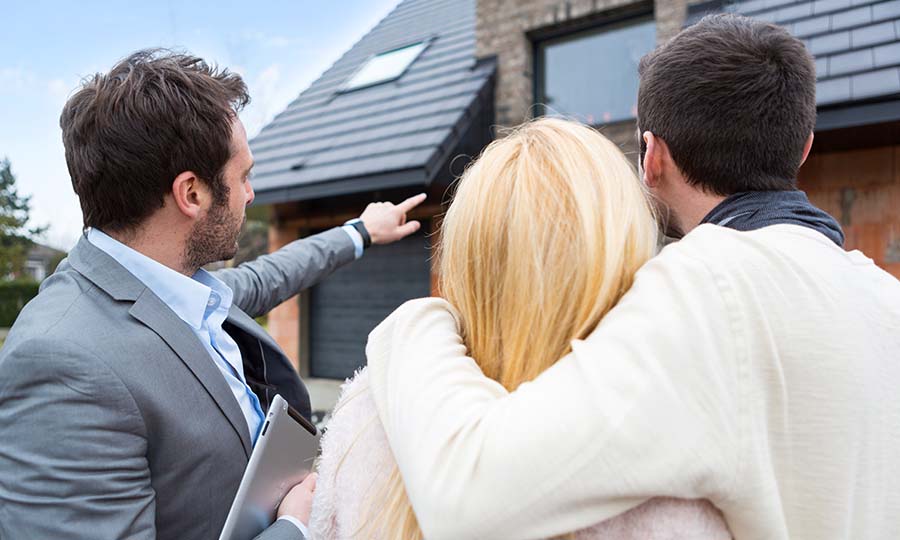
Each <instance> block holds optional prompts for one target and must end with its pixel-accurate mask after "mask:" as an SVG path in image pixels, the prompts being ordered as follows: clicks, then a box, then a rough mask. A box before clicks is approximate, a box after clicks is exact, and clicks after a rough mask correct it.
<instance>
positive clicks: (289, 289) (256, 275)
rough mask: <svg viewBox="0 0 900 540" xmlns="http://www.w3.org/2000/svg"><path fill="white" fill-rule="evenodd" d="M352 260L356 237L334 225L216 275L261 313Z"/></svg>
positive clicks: (246, 307)
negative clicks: (351, 236) (353, 237)
mask: <svg viewBox="0 0 900 540" xmlns="http://www.w3.org/2000/svg"><path fill="white" fill-rule="evenodd" d="M353 260H354V251H353V241H352V240H350V236H349V235H348V234H347V233H346V232H344V231H343V230H341V228H340V227H335V228H333V229H329V230H327V231H325V232H323V233H319V234H316V235H313V236H310V237H307V238H303V239H301V240H296V241H294V242H291V243H290V244H288V245H286V246H284V247H283V248H281V249H279V250H278V251H276V252H275V253H270V254H269V255H263V256H262V257H259V258H258V259H256V260H253V261H250V262H246V263H244V264H242V265H240V266H238V267H237V268H228V269H225V270H219V271H217V272H215V273H214V275H215V276H216V277H217V278H219V279H221V280H222V281H224V282H225V283H226V284H227V285H228V286H229V287H231V289H232V290H233V291H234V300H233V303H234V305H236V306H237V307H239V308H240V309H241V310H243V311H244V312H245V313H247V314H248V315H250V316H251V317H259V316H260V315H263V314H265V313H268V312H269V311H270V310H271V309H272V308H274V307H275V306H277V305H278V304H280V303H282V302H284V301H285V300H287V299H288V298H290V297H292V296H294V295H296V294H297V293H299V292H300V291H302V290H303V289H306V288H309V287H312V286H313V285H315V284H316V283H318V282H319V281H321V280H322V279H324V278H325V277H327V276H328V275H329V274H331V273H332V272H334V271H335V270H337V269H338V268H340V267H341V266H343V265H345V264H347V263H349V262H351V261H353Z"/></svg>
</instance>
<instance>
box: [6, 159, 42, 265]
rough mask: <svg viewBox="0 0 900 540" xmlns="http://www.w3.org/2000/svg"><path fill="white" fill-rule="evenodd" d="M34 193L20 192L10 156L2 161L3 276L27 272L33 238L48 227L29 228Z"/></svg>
mask: <svg viewBox="0 0 900 540" xmlns="http://www.w3.org/2000/svg"><path fill="white" fill-rule="evenodd" d="M30 213H31V197H23V196H21V195H19V192H18V190H17V189H16V177H15V176H14V175H13V173H12V167H11V166H10V163H9V160H8V159H4V160H2V161H0V277H5V276H9V275H21V274H22V273H23V272H24V268H25V260H26V258H27V257H28V250H29V249H30V248H31V246H32V245H33V244H34V241H33V240H32V238H34V237H35V236H38V235H40V234H42V233H43V232H44V231H45V230H46V227H34V228H28V219H29V215H30Z"/></svg>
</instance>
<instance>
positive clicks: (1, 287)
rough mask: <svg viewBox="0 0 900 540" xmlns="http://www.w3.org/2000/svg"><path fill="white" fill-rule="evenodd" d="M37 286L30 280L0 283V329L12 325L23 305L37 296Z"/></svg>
mask: <svg viewBox="0 0 900 540" xmlns="http://www.w3.org/2000/svg"><path fill="white" fill-rule="evenodd" d="M39 286H40V285H39V284H38V283H37V282H36V281H33V280H30V279H28V280H26V279H18V280H15V281H3V282H0V327H7V328H8V327H10V326H12V325H13V322H15V320H16V317H18V316H19V312H20V311H21V310H22V308H23V307H25V304H27V303H28V302H29V301H30V300H31V299H32V298H34V297H35V296H37V293H38V287H39Z"/></svg>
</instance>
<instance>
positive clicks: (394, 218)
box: [0, 51, 424, 540]
mask: <svg viewBox="0 0 900 540" xmlns="http://www.w3.org/2000/svg"><path fill="white" fill-rule="evenodd" d="M247 101H248V96H247V91H246V86H245V85H244V83H243V81H242V80H241V78H240V77H239V76H237V75H235V74H232V73H229V72H228V71H227V70H222V71H220V70H217V69H215V68H212V67H210V66H208V65H207V64H205V63H204V62H203V61H202V60H200V59H198V58H194V57H190V56H187V55H180V54H173V53H169V52H166V51H141V52H138V53H136V54H134V55H132V56H130V57H129V58H127V59H125V60H123V61H122V62H120V63H119V64H117V65H116V66H115V67H114V68H113V69H112V71H111V72H110V73H108V74H103V75H100V74H98V75H96V76H95V77H93V78H92V79H91V80H89V81H87V82H86V83H85V84H84V86H83V87H82V88H81V89H79V91H78V92H77V93H76V94H75V95H73V96H72V97H71V98H70V100H69V101H68V103H67V104H66V106H65V108H64V110H63V113H62V117H61V119H60V125H61V127H62V130H63V140H64V143H65V148H66V160H67V163H68V166H69V172H70V175H71V177H72V183H73V186H74V188H75V191H76V193H77V194H78V196H79V200H80V202H81V206H82V210H83V212H84V222H85V227H86V232H85V235H84V237H82V238H81V239H80V240H79V242H78V244H77V245H76V246H75V248H74V249H73V250H72V252H71V253H70V255H69V258H68V259H67V261H65V262H63V263H62V264H61V265H60V267H59V269H58V270H57V272H56V273H55V274H54V275H53V276H51V277H50V278H49V279H47V280H46V281H45V282H44V284H43V286H42V287H41V292H40V294H39V295H38V296H37V298H35V299H34V300H33V301H32V302H31V303H30V304H29V305H28V306H27V307H26V308H25V309H24V310H23V311H22V313H21V315H20V316H19V319H18V320H17V321H16V324H15V326H13V328H12V330H11V331H10V334H9V336H8V339H7V341H6V345H5V346H4V348H3V350H2V354H0V538H2V539H3V540H21V539H28V538H41V539H44V538H47V539H61V538H66V539H75V538H85V539H86V538H92V539H94V538H102V539H107V538H109V539H114V538H130V539H155V538H159V539H172V540H176V539H177V540H185V539H215V538H217V537H218V534H219V531H220V530H221V528H222V526H223V524H224V522H225V518H226V516H227V513H228V510H229V507H230V505H231V501H232V500H233V498H234V495H235V493H236V491H237V488H238V485H239V483H240V479H241V476H242V474H243V471H244V468H245V467H246V464H247V460H248V458H249V455H250V451H251V448H252V445H253V442H254V440H255V438H256V435H257V433H258V431H259V426H260V425H261V423H262V419H263V418H264V411H265V410H266V409H267V407H268V404H269V402H270V400H271V399H272V398H273V397H274V395H275V394H276V393H279V394H281V395H282V396H284V397H285V398H286V399H287V400H288V402H289V403H290V404H291V405H292V406H293V407H294V408H296V409H297V410H298V411H300V413H302V414H303V415H305V416H307V417H308V416H309V414H310V405H309V395H308V393H307V391H306V388H305V387H304V385H303V383H302V382H301V380H300V379H299V377H298V376H297V374H296V372H295V371H294V370H293V367H292V366H291V365H290V363H289V361H288V359H287V357H286V356H285V355H284V353H283V352H282V351H281V349H280V348H279V347H278V345H277V344H276V343H275V342H274V341H273V340H272V338H271V337H269V336H268V335H267V334H266V333H265V331H264V330H263V329H262V328H260V326H259V325H257V324H256V323H255V322H254V320H253V317H256V316H259V315H262V314H264V313H266V312H267V311H269V310H270V309H272V308H273V307H275V306H276V305H278V304H279V303H281V302H283V301H285V300H286V299H288V298H290V297H292V296H293V295H295V294H297V292H298V291H300V290H302V289H304V288H306V287H309V286H311V285H313V284H315V283H316V282H317V281H319V280H320V279H322V278H323V277H325V276H327V275H328V274H329V273H330V272H332V271H333V270H335V269H336V268H338V267H340V266H341V265H344V264H347V263H348V262H350V261H352V260H354V258H357V257H358V256H359V255H360V254H361V253H362V250H363V249H364V247H366V246H367V245H368V244H369V243H376V244H378V243H389V242H393V241H395V240H399V239H400V238H403V237H405V236H407V235H409V234H411V233H413V232H415V231H416V230H417V229H418V228H419V224H418V223H417V222H415V221H410V222H407V221H406V212H407V211H409V210H410V209H412V208H413V207H415V206H416V205H417V204H419V203H420V202H421V201H422V199H423V198H424V196H418V197H414V198H412V199H408V200H406V201H404V202H403V203H401V204H399V205H397V206H394V205H392V204H390V203H378V204H373V205H369V207H367V208H366V210H365V212H363V214H362V215H361V216H360V220H355V221H354V222H348V225H346V226H345V227H342V228H335V229H332V230H329V231H326V232H324V233H321V234H318V235H315V236H312V237H309V238H307V239H304V240H299V241H297V242H294V243H292V244H290V245H288V246H286V247H285V248H283V249H281V250H280V251H278V252H276V253H273V254H271V255H267V256H264V257H261V258H259V259H257V260H256V261H253V262H250V263H247V264H244V265H241V266H239V267H237V268H234V269H227V270H222V271H219V272H215V273H213V274H210V273H207V272H205V271H204V270H202V269H201V267H202V266H203V265H205V264H207V263H209V262H213V261H218V260H222V259H228V258H231V257H233V256H234V254H235V252H236V249H237V245H236V240H237V237H238V232H239V230H240V227H241V224H242V222H243V220H244V208H245V206H246V205H247V204H249V203H250V202H251V201H252V200H253V189H252V187H250V182H249V180H248V175H249V171H250V169H251V167H252V165H253V159H252V156H251V154H250V149H249V147H248V145H247V137H246V133H245V132H244V128H243V126H242V124H241V122H240V120H239V119H238V118H237V111H238V110H240V108H241V107H242V106H243V105H245V104H246V103H247ZM314 484H315V478H314V477H311V478H310V479H308V480H307V481H304V483H303V484H300V485H299V486H297V487H295V488H294V489H293V490H292V491H291V492H290V493H289V494H288V496H287V497H286V498H285V500H284V501H283V502H282V505H281V507H280V508H279V516H280V518H279V520H278V521H276V523H275V524H274V525H273V526H271V527H270V528H269V529H267V530H266V531H265V532H263V533H262V534H261V536H260V538H261V539H265V540H288V539H301V538H304V537H305V536H304V534H305V531H304V529H305V525H306V523H305V522H306V520H307V519H308V514H309V506H310V503H311V498H312V492H313V490H314ZM281 518H284V519H281Z"/></svg>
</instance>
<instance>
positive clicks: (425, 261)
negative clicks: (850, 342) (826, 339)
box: [251, 0, 900, 381]
mask: <svg viewBox="0 0 900 540" xmlns="http://www.w3.org/2000/svg"><path fill="white" fill-rule="evenodd" d="M713 12H738V13H744V14H747V15H749V16H753V17H760V18H763V19H766V20H770V21H774V22H777V23H779V24H784V25H785V26H786V27H787V28H788V29H789V30H791V31H792V32H794V33H795V34H796V35H798V36H799V37H801V38H803V39H804V40H805V41H806V42H807V44H808V46H809V47H810V50H811V51H812V52H813V53H814V54H816V55H817V69H818V76H819V82H818V94H819V97H818V104H819V119H818V124H817V127H816V144H815V146H814V152H813V155H812V156H811V157H810V159H809V162H808V164H807V165H806V166H804V168H803V171H802V173H801V178H800V182H801V187H802V188H803V189H805V190H807V191H808V192H809V194H810V197H811V198H812V200H813V201H814V202H815V203H816V204H818V205H820V206H822V207H823V208H825V209H826V210H828V211H829V212H831V213H832V214H834V215H835V216H837V217H838V218H839V219H840V220H841V221H842V223H843V225H844V227H845V229H846V232H847V239H848V241H847V247H848V248H850V249H855V248H862V249H863V250H864V251H865V252H866V253H867V254H868V255H870V256H872V257H874V258H875V260H876V262H878V263H879V264H881V265H882V266H883V267H885V268H887V269H888V270H889V271H891V272H893V273H894V275H897V276H900V150H898V147H897V144H898V141H897V135H898V129H897V127H898V123H897V122H898V120H900V101H897V100H898V98H900V72H898V65H900V0H746V1H739V0H736V1H723V0H715V1H711V2H710V1H707V2H688V1H686V0H655V1H651V0H640V1H635V0H569V1H561V0H477V1H476V0H404V1H403V2H401V3H400V4H399V5H398V6H397V7H396V8H395V9H394V10H393V11H392V12H391V13H390V14H389V15H388V16H387V17H385V18H384V20H382V21H381V22H380V23H379V24H378V25H377V26H376V27H375V28H373V29H372V30H371V31H370V32H369V33H368V34H367V35H366V36H364V37H363V38H362V39H361V40H360V41H359V42H358V43H357V44H356V45H354V46H353V47H352V48H351V49H350V50H349V51H348V52H347V53H346V54H344V56H343V57H341V59H340V60H338V61H337V62H336V63H335V64H334V66H332V67H331V68H330V69H329V70H328V71H326V72H325V73H324V74H323V75H322V76H321V77H320V78H319V80H317V81H316V82H314V83H313V84H312V85H311V86H310V87H309V88H308V89H307V90H306V91H304V92H303V93H302V94H301V95H300V96H299V97H298V98H297V99H296V100H295V101H294V102H293V103H292V104H291V105H290V106H289V107H288V108H287V110H286V111H284V112H283V113H282V114H280V115H279V116H278V117H276V118H275V119H274V120H273V121H272V123H271V124H269V125H268V126H266V127H265V128H264V129H263V131H262V132H261V133H260V134H259V136H257V137H255V138H254V139H253V141H251V148H252V149H253V152H254V155H255V157H256V162H257V173H256V177H255V178H256V179H255V181H254V182H255V183H254V188H255V189H256V192H257V204H269V205H272V206H271V208H272V212H271V216H272V217H271V223H270V232H269V235H270V236H269V237H270V249H277V248H278V247H280V246H282V245H284V244H286V243H287V242H290V241H292V240H294V239H296V238H298V237H302V236H304V235H306V234H310V233H312V232H315V231H317V230H322V229H325V228H328V227H332V226H335V225H339V224H341V223H343V222H344V221H345V220H347V219H350V218H352V217H355V215H356V214H357V213H358V212H359V211H360V210H361V209H362V208H363V207H364V205H365V204H366V203H367V202H370V201H373V200H382V199H390V200H400V199H402V198H404V197H406V196H408V195H410V194H413V193H416V192H418V191H422V190H424V191H427V192H428V193H429V202H428V204H427V206H426V207H424V208H422V209H421V210H420V211H418V213H417V214H416V215H415V216H414V217H416V218H418V219H422V220H423V222H424V223H425V227H424V232H423V233H422V234H418V235H416V236H414V237H412V238H409V239H407V240H405V241H403V242H400V243H398V244H396V245H392V246H387V247H376V248H374V249H372V250H371V252H369V253H367V254H366V255H365V257H364V260H363V261H361V262H360V263H359V264H355V265H351V266H350V267H348V268H345V269H342V270H340V271H338V272H337V273H335V275H334V276H332V277H331V278H329V279H328V280H326V281H325V282H323V283H321V284H319V285H317V286H316V287H314V288H313V289H312V290H311V291H309V292H308V293H305V294H303V295H301V296H300V298H299V299H295V300H290V301H288V302H287V303H285V304H284V305H282V306H280V307H279V308H277V309H276V310H275V311H273V312H272V314H271V315H270V318H269V328H270V331H271V332H272V334H273V335H274V336H275V338H276V339H277V340H278V341H279V343H281V345H282V346H283V347H284V348H285V350H286V351H287V352H288V354H289V355H291V356H292V358H293V359H294V360H295V361H296V362H297V365H298V368H299V369H300V372H301V374H303V375H304V376H306V377H307V378H308V380H313V381H315V380H318V379H321V378H325V379H342V378H344V377H347V376H350V375H351V374H352V373H353V370H354V369H356V368H357V367H359V366H360V365H363V364H364V362H365V358H364V344H365V339H366V336H367V335H368V332H369V331H370V330H371V329H372V328H373V327H374V326H375V325H376V324H377V323H378V322H380V320H381V319H382V318H383V317H384V316H386V315H387V314H388V313H390V312H391V311H392V310H393V309H394V308H395V307H396V306H397V305H399V304H400V303H402V302H403V301H404V300H406V299H408V298H413V297H418V296H424V295H427V294H429V293H431V292H433V291H434V282H435V280H434V271H433V266H432V265H433V261H432V260H431V258H430V257H431V253H430V238H431V237H430V235H431V234H432V233H434V232H435V231H437V229H438V217H439V216H440V213H441V212H442V209H443V208H444V207H443V206H442V203H443V204H446V202H447V197H446V196H445V194H446V193H447V190H448V186H450V185H451V183H452V181H453V179H454V178H455V177H456V176H457V175H459V174H460V173H461V172H462V171H463V169H464V167H465V164H466V163H467V162H468V160H469V159H471V157H473V156H476V155H477V154H478V152H479V151H480V149H481V148H483V146H484V145H485V144H487V143H488V142H489V141H490V140H491V138H492V136H493V133H494V132H493V131H492V129H491V128H492V126H514V125H516V124H519V123H521V122H522V121H524V120H526V119H528V118H529V117H531V116H534V115H541V114H563V115H566V116H571V117H577V118H579V119H581V120H583V121H585V122H587V123H590V124H592V125H595V126H596V127H597V128H598V129H600V130H601V131H603V132H604V133H605V134H606V135H607V136H608V137H609V138H611V139H612V140H613V141H615V142H616V143H618V144H619V145H620V146H621V148H622V149H623V150H624V151H625V152H626V153H627V154H629V155H633V156H635V160H636V159H637V158H636V154H637V139H636V124H635V115H636V110H635V107H636V97H637V84H638V79H637V63H638V61H639V59H640V58H641V56H643V55H644V54H645V53H647V52H649V51H650V50H652V49H653V48H654V47H655V46H656V44H658V43H661V42H663V41H665V40H667V39H669V38H670V37H671V36H673V35H675V34H676V33H677V32H678V31H679V30H680V29H681V28H683V27H684V26H685V25H686V24H691V23H692V22H694V21H696V20H699V18H700V17H702V16H703V15H704V14H706V13H713Z"/></svg>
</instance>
